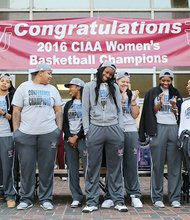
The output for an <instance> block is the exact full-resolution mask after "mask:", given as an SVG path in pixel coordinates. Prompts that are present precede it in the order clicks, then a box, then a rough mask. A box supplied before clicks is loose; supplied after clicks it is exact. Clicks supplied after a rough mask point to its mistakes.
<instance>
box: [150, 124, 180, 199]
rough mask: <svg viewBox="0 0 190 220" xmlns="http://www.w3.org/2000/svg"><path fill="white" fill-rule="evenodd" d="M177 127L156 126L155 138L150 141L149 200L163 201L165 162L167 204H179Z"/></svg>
mask: <svg viewBox="0 0 190 220" xmlns="http://www.w3.org/2000/svg"><path fill="white" fill-rule="evenodd" d="M177 138H178V126H177V125H163V124H158V125H157V136H156V137H152V138H151V139H150V149H151V159H152V161H151V162H152V165H151V198H152V202H153V203H155V202H156V201H162V200H163V174H164V164H165V161H167V169H168V194H169V202H170V203H172V202H173V201H179V202H180V192H181V184H182V183H181V151H180V150H179V149H178V147H177Z"/></svg>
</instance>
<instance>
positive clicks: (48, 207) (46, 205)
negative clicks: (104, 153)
mask: <svg viewBox="0 0 190 220" xmlns="http://www.w3.org/2000/svg"><path fill="white" fill-rule="evenodd" d="M40 207H42V209H43V210H52V209H53V205H52V204H51V202H44V203H43V204H41V205H40Z"/></svg>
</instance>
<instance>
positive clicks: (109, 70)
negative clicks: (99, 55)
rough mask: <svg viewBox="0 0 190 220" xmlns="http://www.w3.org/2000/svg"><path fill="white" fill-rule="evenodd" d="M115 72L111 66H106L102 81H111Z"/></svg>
mask: <svg viewBox="0 0 190 220" xmlns="http://www.w3.org/2000/svg"><path fill="white" fill-rule="evenodd" d="M114 74H115V71H114V70H113V69H112V68H111V67H106V68H105V69H104V71H103V73H102V82H107V81H109V80H110V79H111V78H112V77H113V76H114Z"/></svg>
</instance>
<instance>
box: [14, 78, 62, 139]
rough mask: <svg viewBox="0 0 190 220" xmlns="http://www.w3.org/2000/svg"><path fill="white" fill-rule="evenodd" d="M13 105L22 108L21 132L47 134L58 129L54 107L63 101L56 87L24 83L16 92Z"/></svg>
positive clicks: (31, 82)
mask: <svg viewBox="0 0 190 220" xmlns="http://www.w3.org/2000/svg"><path fill="white" fill-rule="evenodd" d="M12 104H13V105H16V106H18V107H22V111H21V122H20V127H19V130H20V131H21V132H23V133H26V134H34V135H36V134H47V133H50V132H52V131H53V130H55V129H56V128H57V125H56V122H55V112H54V109H53V107H54V106H58V105H62V101H61V96H60V94H59V92H58V90H57V89H56V88H55V87H54V86H52V85H49V84H47V85H43V84H35V83H33V81H27V82H24V83H22V84H21V85H20V86H19V87H18V89H17V90H16V92H15V94H14V97H13V101H12Z"/></svg>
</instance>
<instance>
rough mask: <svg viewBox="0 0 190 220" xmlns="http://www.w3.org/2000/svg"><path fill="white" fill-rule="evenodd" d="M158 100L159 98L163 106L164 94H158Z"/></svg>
mask: <svg viewBox="0 0 190 220" xmlns="http://www.w3.org/2000/svg"><path fill="white" fill-rule="evenodd" d="M159 98H160V104H163V103H164V93H163V92H162V93H160V95H159Z"/></svg>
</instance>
